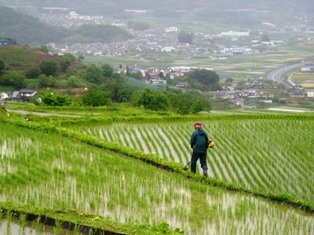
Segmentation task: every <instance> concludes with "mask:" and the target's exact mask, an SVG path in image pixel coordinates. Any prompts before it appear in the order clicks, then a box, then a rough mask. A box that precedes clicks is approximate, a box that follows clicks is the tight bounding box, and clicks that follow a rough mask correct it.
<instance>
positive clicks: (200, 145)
mask: <svg viewBox="0 0 314 235" xmlns="http://www.w3.org/2000/svg"><path fill="white" fill-rule="evenodd" d="M207 141H208V135H207V133H206V132H205V131H204V129H202V128H200V129H197V130H196V131H194V132H193V133H192V136H191V141H190V145H191V148H193V152H194V153H206V151H207V146H208V145H207Z"/></svg>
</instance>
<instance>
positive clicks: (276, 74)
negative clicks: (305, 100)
mask: <svg viewBox="0 0 314 235" xmlns="http://www.w3.org/2000/svg"><path fill="white" fill-rule="evenodd" d="M305 64H307V62H306V61H303V62H301V63H298V64H291V65H287V66H285V67H281V68H278V69H275V70H273V71H271V72H270V73H269V74H268V75H267V79H268V80H273V81H275V82H278V83H283V84H285V85H288V86H295V85H296V84H295V83H294V82H293V81H292V79H291V78H289V79H288V80H286V79H285V78H284V76H283V75H284V74H285V73H286V72H288V71H289V70H292V69H295V68H299V67H302V66H304V65H305Z"/></svg>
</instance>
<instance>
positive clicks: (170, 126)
mask: <svg viewBox="0 0 314 235" xmlns="http://www.w3.org/2000/svg"><path fill="white" fill-rule="evenodd" d="M125 125H128V127H129V128H130V129H132V128H133V129H140V130H141V132H136V131H130V132H129V133H127V132H124V135H134V136H136V138H137V140H138V142H140V141H141V140H142V141H141V143H143V144H144V143H145V145H146V148H145V147H143V148H142V149H141V150H143V149H150V151H151V152H152V153H157V154H158V155H160V156H162V157H164V158H167V159H169V160H172V161H175V162H182V163H183V164H184V163H185V162H188V161H189V158H190V154H191V149H190V148H189V145H188V142H189V138H190V135H191V133H192V131H193V129H192V128H191V126H192V123H191V122H180V123H172V122H169V123H162V124H155V123H153V124H145V123H144V124H141V123H138V124H136V123H134V124H131V125H130V124H123V123H121V124H114V125H111V126H110V125H108V126H107V129H103V131H104V132H111V131H113V132H115V131H117V132H120V129H122V128H123V126H125ZM204 125H205V129H206V126H208V127H210V130H209V134H210V135H211V136H214V137H215V139H216V143H217V147H216V149H213V150H210V151H209V152H208V162H209V169H210V171H211V175H212V176H214V177H216V178H219V179H222V180H226V181H231V182H234V183H240V184H242V185H246V186H247V187H248V188H253V189H256V190H258V191H260V190H262V191H263V190H266V191H268V192H274V190H275V192H276V193H288V194H290V195H293V196H296V197H299V198H301V199H304V200H307V201H309V202H314V198H313V195H314V191H313V190H314V189H313V187H312V186H311V185H313V183H314V182H313V179H314V173H313V172H314V171H313V169H314V165H313V164H314V163H313V162H314V161H313V160H314V159H313V156H314V150H313V149H314V148H313V146H312V145H310V144H309V143H312V142H314V138H313V135H310V133H311V131H314V128H313V126H314V125H313V121H312V120H307V119H305V120H302V119H301V118H298V117H296V118H295V119H293V118H286V119H285V118H284V117H283V118H280V117H279V118H277V119H275V120H270V119H259V118H255V119H247V120H246V119H244V120H241V119H239V120H237V119H235V120H224V119H221V120H219V121H212V122H206V121H204ZM148 136H151V137H150V138H149V137H148ZM153 140H154V142H155V143H157V144H155V145H154V146H152V145H150V144H148V143H151V142H152V141H153ZM124 145H125V146H128V143H124ZM156 145H157V146H156ZM178 146H180V147H178ZM198 169H199V168H198Z"/></svg>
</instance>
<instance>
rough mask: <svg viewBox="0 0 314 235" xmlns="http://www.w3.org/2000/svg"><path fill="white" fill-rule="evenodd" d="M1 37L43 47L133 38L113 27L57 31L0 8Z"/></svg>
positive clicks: (83, 27) (32, 19) (55, 28)
mask: <svg viewBox="0 0 314 235" xmlns="http://www.w3.org/2000/svg"><path fill="white" fill-rule="evenodd" d="M0 16H1V17H0V37H9V38H12V39H14V40H16V41H17V43H19V44H28V45H42V44H46V43H49V42H62V41H67V42H114V41H124V40H127V39H128V38H131V35H130V34H129V33H128V32H126V31H125V30H123V29H121V28H119V27H115V26H111V25H93V26H92V25H83V26H80V27H78V28H75V29H63V28H57V27H54V26H50V25H48V24H45V23H43V22H41V21H39V20H38V19H36V18H34V17H31V16H28V15H24V14H22V13H19V12H16V11H14V10H13V9H12V8H8V7H0Z"/></svg>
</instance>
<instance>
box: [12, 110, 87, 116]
mask: <svg viewBox="0 0 314 235" xmlns="http://www.w3.org/2000/svg"><path fill="white" fill-rule="evenodd" d="M7 111H8V112H10V113H18V114H21V115H37V116H46V117H47V116H55V117H72V118H79V117H82V116H78V115H71V114H60V113H41V112H31V111H25V110H13V109H7Z"/></svg>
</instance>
